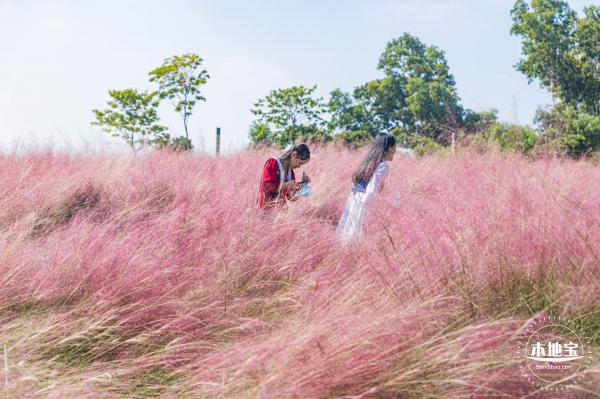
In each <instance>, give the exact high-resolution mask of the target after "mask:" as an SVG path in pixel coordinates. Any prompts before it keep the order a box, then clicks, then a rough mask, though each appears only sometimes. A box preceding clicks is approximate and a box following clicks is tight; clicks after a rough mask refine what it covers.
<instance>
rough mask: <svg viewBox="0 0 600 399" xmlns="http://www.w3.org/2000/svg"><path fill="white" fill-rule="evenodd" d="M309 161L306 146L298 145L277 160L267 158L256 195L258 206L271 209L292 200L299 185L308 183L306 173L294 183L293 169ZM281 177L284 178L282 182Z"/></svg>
mask: <svg viewBox="0 0 600 399" xmlns="http://www.w3.org/2000/svg"><path fill="white" fill-rule="evenodd" d="M308 161H310V150H309V149H308V146H307V145H306V144H298V145H295V146H293V147H292V148H290V149H289V150H287V151H286V152H284V153H283V155H281V156H280V157H279V158H269V160H267V162H266V163H265V167H264V168H263V172H262V178H261V180H260V190H259V193H258V206H259V207H260V208H271V207H273V206H274V205H275V204H277V203H285V202H286V200H288V199H290V200H293V199H295V197H296V193H297V192H298V191H299V190H300V188H301V185H302V184H304V183H308V182H310V178H309V177H308V176H307V175H306V173H302V180H300V182H297V181H296V175H295V174H294V169H296V168H299V167H301V166H302V165H304V164H305V163H308ZM282 176H285V178H284V179H283V180H282Z"/></svg>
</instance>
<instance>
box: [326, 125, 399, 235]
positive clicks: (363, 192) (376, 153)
mask: <svg viewBox="0 0 600 399" xmlns="http://www.w3.org/2000/svg"><path fill="white" fill-rule="evenodd" d="M395 153H396V139H395V138H394V136H392V135H390V134H387V133H380V134H378V135H377V137H375V140H374V141H373V144H372V145H371V148H370V149H369V151H368V152H367V154H366V155H365V157H364V159H363V161H362V162H361V164H360V166H359V167H358V169H356V171H355V172H354V174H353V175H352V183H353V186H352V192H351V193H350V195H349V196H348V200H347V201H346V207H345V209H344V213H342V217H341V218H340V221H339V223H338V225H337V229H336V234H337V235H338V238H339V239H340V241H341V242H342V243H343V244H348V243H349V242H350V241H352V240H354V239H356V238H359V237H361V236H363V235H364V229H365V225H366V218H367V206H368V204H369V203H370V202H371V201H372V199H373V198H374V197H375V196H376V195H377V194H378V193H379V192H380V191H381V189H382V188H383V182H384V181H385V178H386V177H387V174H388V165H387V162H386V161H391V160H392V159H394V154H395Z"/></svg>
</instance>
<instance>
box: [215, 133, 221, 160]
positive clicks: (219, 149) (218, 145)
mask: <svg viewBox="0 0 600 399" xmlns="http://www.w3.org/2000/svg"><path fill="white" fill-rule="evenodd" d="M220 153H221V128H220V127H218V128H217V148H216V154H217V156H219V154H220Z"/></svg>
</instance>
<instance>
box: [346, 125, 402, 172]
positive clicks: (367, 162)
mask: <svg viewBox="0 0 600 399" xmlns="http://www.w3.org/2000/svg"><path fill="white" fill-rule="evenodd" d="M394 144H396V139H395V138H394V136H392V135H391V134H387V133H379V134H378V135H377V136H376V137H375V140H373V144H371V148H369V151H368V152H367V154H366V155H365V157H364V158H363V160H362V162H361V163H360V165H359V166H358V168H357V169H356V170H355V171H354V174H353V175H352V183H354V184H357V183H359V182H361V181H365V182H368V181H370V180H371V177H373V173H375V169H377V165H379V163H380V162H381V161H382V160H383V155H384V154H385V152H386V151H387V150H388V149H389V148H390V147H392V146H394Z"/></svg>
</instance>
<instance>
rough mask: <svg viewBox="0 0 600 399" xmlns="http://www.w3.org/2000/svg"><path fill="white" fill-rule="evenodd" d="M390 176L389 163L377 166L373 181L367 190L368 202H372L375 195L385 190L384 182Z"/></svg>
mask: <svg viewBox="0 0 600 399" xmlns="http://www.w3.org/2000/svg"><path fill="white" fill-rule="evenodd" d="M387 174H388V166H387V163H385V162H381V163H380V164H379V165H377V169H375V172H374V173H373V177H371V181H370V182H369V184H368V185H367V189H366V200H367V201H371V200H372V199H373V197H374V196H375V194H378V193H379V192H381V190H382V189H383V182H384V181H385V178H386V177H387Z"/></svg>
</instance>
